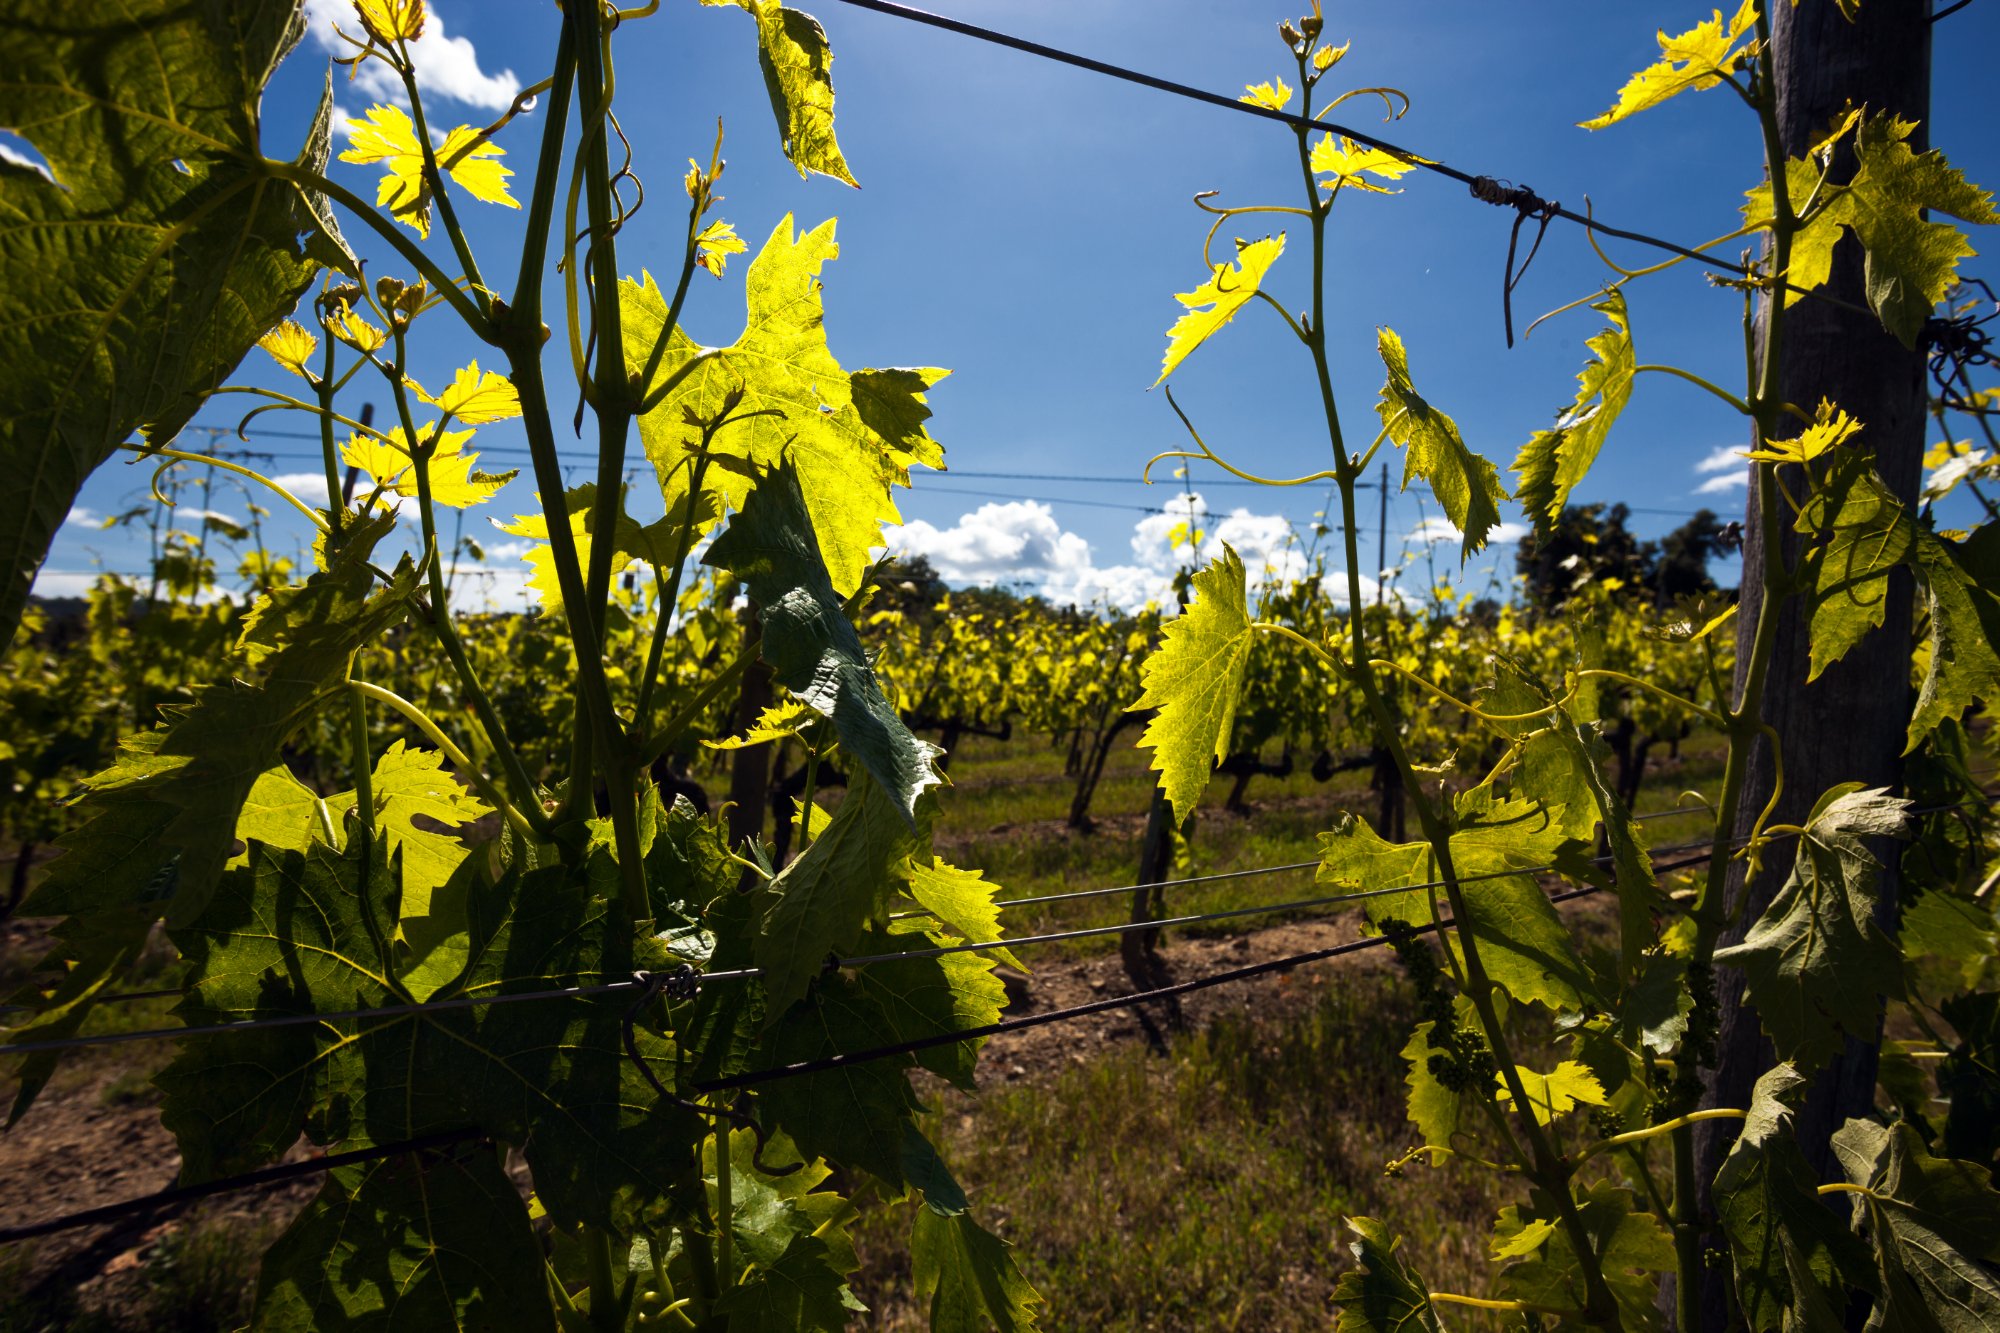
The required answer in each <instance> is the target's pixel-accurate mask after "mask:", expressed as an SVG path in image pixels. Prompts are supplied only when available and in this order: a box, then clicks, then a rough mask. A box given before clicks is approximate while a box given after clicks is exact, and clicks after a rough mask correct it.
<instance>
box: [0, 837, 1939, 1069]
mask: <svg viewBox="0 0 2000 1333" xmlns="http://www.w3.org/2000/svg"><path fill="white" fill-rule="evenodd" d="M1964 804H1965V803H1963V802H1959V803H1954V804H1952V805H1944V806H1936V807H1930V808H1926V809H1921V810H1909V811H1905V812H1904V814H1905V816H1906V817H1909V818H1915V817H1917V816H1920V815H1926V814H1936V813H1938V812H1940V811H1943V810H1951V809H1958V808H1960V807H1961V806H1962V805H1964ZM1797 836H1798V834H1797V833H1791V832H1788V833H1781V834H1778V835H1776V836H1775V837H1772V838H1770V839H1768V840H1767V841H1770V842H1780V841H1784V840H1787V839H1790V838H1795V837H1797ZM1747 842H1748V839H1747V838H1744V837H1738V838H1731V839H1728V840H1727V841H1726V842H1724V843H1721V844H1717V843H1714V842H1710V843H1705V844H1688V845H1686V846H1682V847H1662V848H1657V849H1653V850H1654V852H1657V853H1662V854H1664V853H1674V852H1682V851H1694V850H1696V849H1697V847H1702V848H1706V849H1707V851H1706V853H1705V855H1704V857H1703V858H1699V859H1706V857H1707V856H1710V855H1713V852H1714V850H1715V849H1716V848H1717V847H1718V846H1723V847H1728V848H1730V849H1732V850H1734V849H1735V848H1737V847H1739V846H1742V845H1745V844H1747ZM1649 854H1651V853H1649ZM1613 860H1615V858H1614V857H1610V856H1598V857H1591V858H1588V861H1587V863H1588V864H1592V865H1603V864H1608V863H1610V862H1611V861H1613ZM1571 864H1575V863H1571ZM1690 864H1698V861H1697V862H1691V863H1690ZM1680 868H1682V867H1680V866H1677V865H1676V866H1655V867H1654V869H1655V871H1660V870H1673V869H1680ZM1563 869H1564V867H1563V866H1559V865H1544V866H1522V867H1520V868H1518V869H1508V870H1496V871H1488V872H1483V873H1480V874H1477V875H1460V876H1458V877H1456V879H1455V880H1454V881H1451V882H1455V883H1458V884H1472V883H1479V882H1482V881H1486V880H1494V879H1507V878H1512V877H1515V876H1520V875H1539V874H1547V873H1549V872H1551V871H1561V870H1563ZM1229 873H1230V874H1232V875H1236V874H1240V873H1241V872H1235V871H1232V872H1229ZM1447 886H1448V882H1447V881H1445V880H1431V881H1428V882H1425V883H1421V884H1401V885H1396V886H1393V887H1390V888H1382V889H1363V890H1358V891H1355V892H1351V893H1347V894H1343V895H1340V896H1339V897H1337V898H1324V899H1322V898H1312V899H1302V900H1299V901H1298V902H1296V903H1273V904H1266V905H1263V906H1260V907H1254V908H1231V909H1228V910H1226V911H1221V912H1214V913H1207V914H1204V915H1201V916H1190V917H1181V918H1175V919H1172V920H1166V921H1126V922H1121V923H1119V924H1116V925H1111V926H1093V927H1087V928H1084V929H1082V930H1074V931H1054V932H1050V933H1048V934H1044V935H1026V936H1021V937H1018V938H1015V939H1004V938H1003V939H998V940H992V941H988V942H986V943H984V944H974V943H965V944H952V945H940V946H937V947H936V948H931V949H910V950H905V951H902V952H899V953H890V954H868V955H862V956H860V957H855V958H839V957H830V958H828V960H827V964H826V966H827V969H828V970H829V971H832V970H835V969H838V968H842V967H862V966H871V965H873V964H877V963H888V962H897V961H914V960H920V959H926V958H939V957H943V956H945V955H947V954H956V953H977V952H982V951H991V950H994V949H1011V948H1016V947H1025V946H1027V945H1030V944H1052V943H1056V942H1059V941H1062V940H1069V939H1081V938H1086V937H1089V936H1095V935H1111V934H1121V933H1125V932H1129V931H1135V930H1155V929H1159V928H1161V927H1163V926H1170V925H1192V924H1195V923H1197V922H1199V921H1203V920H1222V919H1226V918H1228V917H1235V916H1246V915H1252V914H1255V913H1267V912H1268V913H1275V912H1283V911H1287V910H1298V909H1300V908H1302V907H1319V906H1327V905H1330V904H1332V903H1335V902H1344V901H1359V900H1362V899H1367V898H1379V897H1386V896H1388V895H1391V894H1397V893H1410V892H1414V891H1417V890H1420V889H1435V888H1444V887H1447ZM1131 887H1132V886H1126V888H1125V890H1124V891H1126V892H1130V891H1131ZM763 975H764V969H762V968H757V967H746V968H736V969H732V970H730V971H726V972H706V973H700V974H699V975H698V976H697V978H696V980H697V981H698V982H700V983H702V984H706V983H708V982H711V981H751V980H756V979H758V978H761V977H762V976H763ZM646 984H647V983H645V982H642V981H638V980H633V979H629V978H628V979H621V980H618V981H605V982H598V983H595V984H592V985H583V986H564V987H558V988H554V989H550V990H542V991H515V992H510V993H507V994H503V995H461V996H455V997H453V998H451V999H448V1000H430V1001H426V1002H425V1003H422V1004H402V1005H384V1006H381V1007H378V1008H369V1009H345V1010H336V1011H332V1012H327V1013H310V1014H285V1015H282V1016H280V1017H277V1018H256V1019H250V1020H248V1021H245V1022H241V1023H211V1024H206V1025H203V1026H199V1027H179V1028H147V1029H144V1030H141V1031H137V1032H107V1033H103V1034H100V1035H97V1036H89V1037H64V1038H51V1039H49V1040H47V1041H39V1042H22V1043H19V1044H14V1045H0V1056H14V1055H33V1054H38V1053H44V1052H51V1051H64V1050H77V1049H82V1048H85V1047H91V1046H119V1045H124V1044H126V1043H128V1042H135V1041H172V1040H178V1039H181V1038H184V1037H196V1036H212V1035H215V1034H217V1033H223V1032H245V1031H251V1030H256V1029H262V1028H279V1027H295V1026H300V1025H304V1024H311V1023H331V1022H344V1021H349V1020H359V1019H369V1018H403V1017H408V1016H410V1015H413V1014H425V1013H442V1012H445V1011H447V1010H454V1009H472V1008H481V1007H485V1006H488V1005H496V1004H520V1003H526V1002H529V1001H537V1002H539V1001H544V1000H569V999H583V998H588V997H590V996H595V995H608V994H614V993H617V992H620V991H627V990H635V989H641V988H643V987H644V986H645V985H646Z"/></svg>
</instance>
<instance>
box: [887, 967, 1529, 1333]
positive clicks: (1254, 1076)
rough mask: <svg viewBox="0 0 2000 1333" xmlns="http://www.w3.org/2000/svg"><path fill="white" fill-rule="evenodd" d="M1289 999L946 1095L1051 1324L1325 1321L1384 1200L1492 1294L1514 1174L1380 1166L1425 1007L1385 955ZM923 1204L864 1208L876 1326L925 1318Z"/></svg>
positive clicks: (966, 1153) (971, 1185)
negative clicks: (1160, 1054)
mask: <svg viewBox="0 0 2000 1333" xmlns="http://www.w3.org/2000/svg"><path fill="white" fill-rule="evenodd" d="M1296 984H1298V985H1300V986H1301V987H1309V988H1311V989H1312V991H1313V992H1314V994H1312V996H1311V998H1310V999H1308V1000H1307V1001H1306V1002H1305V1003H1303V1004H1293V1005H1287V1006H1285V1007H1286V1008H1287V1009H1289V1010H1292V1011H1293V1012H1291V1013H1290V1014H1284V1015H1268V1014H1257V1013H1253V1012H1245V1011H1229V1012H1226V1013H1225V1014H1224V1015H1223V1016H1222V1017H1220V1018H1219V1019H1218V1020H1217V1021H1215V1022H1214V1023H1213V1024H1212V1025H1210V1026H1209V1027H1208V1028H1207V1029H1206V1030H1204V1031H1201V1032H1197V1033H1193V1034H1190V1035H1188V1036H1186V1037H1184V1038H1182V1039H1180V1040H1179V1041H1177V1042H1176V1043H1175V1044H1174V1047H1173V1049H1172V1051H1171V1053H1170V1055H1169V1056H1168V1058H1166V1059H1158V1058H1155V1057H1153V1056H1150V1055H1148V1054H1147V1053H1146V1052H1145V1050H1144V1049H1143V1048H1141V1047H1139V1046H1137V1045H1136V1044H1135V1045H1132V1046H1128V1047H1122V1048H1120V1049H1119V1050H1117V1051H1116V1052H1114V1053H1113V1054H1111V1055H1108V1056H1106V1057H1105V1058H1102V1059H1100V1060H1098V1061H1096V1062H1095V1063H1093V1064H1090V1065H1084V1066H1078V1067H1076V1068H1073V1069H1071V1070H1070V1071H1068V1072H1066V1073H1064V1074H1062V1075H1061V1076H1060V1077H1058V1078H1057V1079H1056V1080H1055V1081H1054V1083H1053V1084H1052V1085H1049V1086H1032V1085H1023V1086H1019V1087H1014V1088H1009V1089H1005V1090H1001V1091H996V1092H990V1093H988V1094H986V1095H984V1096H983V1097H981V1098H978V1099H973V1098H967V1097H964V1096H961V1095H958V1094H952V1095H950V1096H948V1097H947V1098H945V1099H944V1101H943V1103H942V1106H941V1109H940V1113H939V1116H938V1122H937V1124H936V1125H934V1126H933V1129H934V1131H935V1132H936V1133H937V1134H938V1135H939V1136H940V1137H941V1139H942V1143H941V1146H942V1147H944V1149H945V1150H946V1154H947V1156H948V1158H949V1159H950V1160H951V1161H952V1163H953V1166H954V1169H955V1171H956V1172H957V1174H958V1176H959V1178H960V1180H961V1181H962V1182H963V1183H964V1184H965V1185H966V1186H967V1188H968V1189H969V1190H971V1192H972V1195H973V1199H974V1209H975V1212H976V1214H977V1216H978V1217H979V1218H980V1220H981V1222H982V1224H983V1225H985V1226H987V1227H989V1228H991V1229H995V1230H997V1231H999V1232H1000V1234H1002V1235H1003V1236H1006V1237H1008V1238H1009V1239H1010V1240H1012V1241H1013V1242H1014V1243H1015V1244H1016V1245H1017V1246H1019V1247H1020V1249H1019V1254H1018V1258H1019V1260H1020V1262H1021V1264H1022V1266H1023V1268H1024V1269H1025V1270H1026V1272H1027V1274H1028V1276H1029V1278H1030V1280H1031V1281H1033V1282H1034V1283H1035V1284H1036V1286H1037V1287H1038V1288H1039V1289H1040V1290H1041V1292H1042V1294H1043V1295H1044V1297H1045V1298H1046V1299H1047V1301H1048V1303H1049V1318H1048V1320H1047V1322H1048V1325H1049V1327H1051V1328H1088V1329H1094V1330H1104V1331H1105V1333H1140V1331H1141V1330H1161V1329H1204V1330H1210V1329H1213V1330H1238V1329H1242V1330H1248V1329H1257V1330H1271V1331H1272V1333H1286V1331H1288V1330H1294V1329H1299V1330H1303V1329H1323V1328H1326V1327H1327V1326H1328V1323H1329V1320H1328V1312H1327V1311H1328V1306H1327V1302H1328V1300H1329V1298H1330V1297H1331V1295H1332V1292H1333V1285H1334V1283H1335V1281H1336V1280H1337V1278H1338V1275H1339V1273H1340V1272H1341V1271H1343V1270H1344V1269H1345V1268H1347V1267H1348V1266H1350V1262H1351V1261H1350V1260H1349V1258H1348V1254H1347V1250H1346V1243H1347V1239H1348V1237H1347V1234H1346V1230H1345V1225H1344V1219H1345V1218H1347V1217H1350V1216H1356V1215H1363V1216H1379V1217H1383V1218H1385V1219H1387V1220H1390V1221H1391V1222H1392V1224H1393V1225H1394V1226H1396V1227H1397V1228H1398V1229H1399V1230H1401V1231H1403V1233H1404V1234H1405V1236H1406V1237H1407V1239H1406V1241H1405V1253H1406V1254H1407V1255H1408V1256H1409V1257H1410V1258H1411V1260H1412V1261H1413V1262H1414V1263H1415V1264H1416V1265H1417V1266H1418V1267H1419V1269H1420V1270H1421V1271H1423V1272H1424V1273H1425V1275H1426V1277H1427V1278H1428V1279H1429V1280H1430V1282H1431V1283H1432V1285H1433V1286H1435V1287H1444V1288H1450V1289H1454V1290H1460V1291H1464V1290H1481V1289H1483V1287H1484V1284H1485V1282H1486V1280H1487V1279H1486V1276H1485V1275H1486V1273H1487V1271H1488V1265H1487V1264H1486V1262H1485V1259H1484V1256H1483V1252H1482V1246H1483V1244H1484V1238H1485V1236H1486V1234H1487V1231H1488V1229H1489V1228H1490V1226H1491V1223H1492V1220H1493V1217H1494V1214H1495V1212H1496V1210H1497V1209H1498V1208H1499V1207H1500V1205H1501V1203H1502V1202H1503V1201H1504V1200H1505V1198H1506V1196H1507V1193H1508V1191H1507V1186H1506V1182H1504V1181H1499V1180H1497V1179H1496V1178H1494V1177H1493V1176H1491V1175H1490V1174H1487V1173H1484V1172H1481V1171H1478V1170H1476V1169H1470V1168H1464V1167H1446V1168H1442V1169H1439V1170H1435V1171H1433V1170H1432V1169H1431V1168H1428V1167H1422V1166H1418V1167H1412V1168H1409V1169H1408V1172H1407V1174H1406V1175H1403V1176H1398V1177H1389V1176H1385V1175H1384V1173H1383V1166H1384V1164H1385V1163H1386V1162H1388V1161H1389V1160H1391V1159H1392V1158H1395V1157H1397V1156H1400V1155H1401V1154H1402V1153H1403V1152H1404V1151H1405V1150H1406V1149H1408V1148H1409V1147H1410V1146H1412V1144H1413V1142H1414V1139H1413V1138H1412V1135H1413V1133H1414V1131H1413V1130H1412V1129H1411V1128H1410V1126H1409V1125H1408V1124H1407V1123H1406V1122H1405V1120H1404V1117H1403V1095H1404V1086H1403V1061H1402V1060H1401V1058H1400V1057H1399V1055H1398V1052H1399V1051H1400V1050H1401V1048H1402V1045H1403V1043H1404V1041H1405V1039H1406V1038H1407V1035H1408V1032H1409V1028H1410V1025H1411V1023H1412V1021H1413V1017H1414V1016H1413V1013H1412V1011H1411V1008H1410V1001H1409V998H1408V994H1407V991H1408V988H1407V987H1406V986H1405V985H1404V984H1403V982H1402V981H1401V979H1400V978H1399V976H1398V975H1397V974H1396V973H1394V972H1393V971H1391V970H1388V969H1384V968H1347V969H1342V970H1340V971H1338V972H1331V971H1329V972H1324V973H1321V974H1319V976H1318V977H1317V978H1312V979H1308V978H1307V977H1305V976H1301V978H1300V979H1299V981H1298V982H1297V983H1296ZM907 1225H908V1213H907V1211H906V1210H902V1209H877V1210H871V1211H870V1212H869V1213H867V1214H865V1215H864V1219H863V1221H862V1222H861V1223H860V1224H859V1234H858V1237H857V1239H858V1241H859V1244H860V1248H861V1252H862V1255H863V1259H864V1268H863V1271H862V1273H861V1274H860V1275H859V1278H858V1281H857V1287H858V1290H859V1291H860V1294H861V1296H862V1299H863V1300H865V1301H868V1302H869V1304H871V1305H873V1306H875V1307H877V1316H875V1317H871V1321H870V1326H871V1327H881V1328H886V1329H916V1328H921V1327H923V1326H924V1322H923V1320H922V1318H921V1317H920V1313H919V1312H918V1311H915V1310H912V1309H910V1308H908V1307H907V1304H906V1301H907V1291H908V1274H907V1262H908V1261H907V1257H906V1255H905V1254H904V1253H903V1250H902V1247H903V1244H904V1241H905V1236H906V1228H907Z"/></svg>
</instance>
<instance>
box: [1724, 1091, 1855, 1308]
mask: <svg viewBox="0 0 2000 1333" xmlns="http://www.w3.org/2000/svg"><path fill="white" fill-rule="evenodd" d="M1806 1088H1807V1080H1806V1078H1805V1076H1804V1075H1803V1074H1801V1073H1799V1071H1798V1070H1797V1069H1796V1068H1794V1067H1793V1066H1791V1065H1789V1064H1781V1065H1777V1066H1774V1067H1773V1068H1772V1069H1771V1070H1770V1072H1768V1073H1766V1074H1765V1075H1764V1076H1763V1077H1762V1078H1760V1079H1758V1080H1757V1088H1756V1091H1755V1093H1754V1094H1753V1095H1752V1097H1751V1102H1750V1114H1749V1116H1748V1118H1746V1119H1745V1120H1744V1122H1743V1132H1742V1134H1741V1135H1740V1136H1738V1138H1737V1140H1736V1145H1735V1147H1733V1148H1731V1149H1730V1150H1729V1157H1728V1159H1727V1160H1726V1161H1724V1162H1723V1164H1722V1170H1721V1171H1720V1172H1718V1173H1717V1174H1716V1178H1715V1191H1716V1198H1717V1199H1718V1200H1719V1203H1718V1208H1719V1210H1720V1212H1721V1215H1722V1226H1723V1230H1724V1232H1725V1233H1726V1234H1727V1235H1728V1237H1729V1248H1730V1253H1731V1256H1732V1257H1733V1259H1734V1261H1735V1278H1736V1300H1737V1305H1738V1308H1740V1309H1741V1310H1742V1312H1743V1319H1744V1322H1745V1323H1746V1324H1747V1325H1748V1327H1749V1329H1750V1330H1751V1333H1767V1330H1772V1329H1782V1330H1793V1329H1797V1330H1801V1333H1837V1331H1838V1330H1840V1329H1843V1328H1845V1327H1846V1326H1847V1325H1846V1318H1845V1311H1844V1306H1845V1304H1846V1301H1845V1294H1844V1289H1845V1288H1846V1287H1848V1286H1850V1285H1856V1284H1859V1285H1872V1282H1870V1280H1869V1279H1870V1277H1871V1275H1870V1274H1869V1273H1868V1256H1867V1251H1866V1248H1865V1246H1864V1245H1863V1244H1862V1243H1861V1241H1860V1240H1858V1239H1857V1238H1856V1237H1855V1236H1854V1235H1853V1234H1852V1233H1850V1232H1849V1231H1848V1230H1847V1228H1845V1227H1843V1226H1842V1225H1841V1224H1840V1222H1839V1220H1838V1219H1837V1218H1836V1217H1835V1216H1834V1215H1833V1214H1832V1213H1831V1212H1829V1211H1828V1210H1827V1207H1826V1205H1825V1203H1824V1202H1823V1201H1822V1200H1821V1199H1820V1198H1819V1196H1818V1193H1817V1186H1818V1184H1819V1181H1818V1179H1817V1178H1816V1177H1815V1176H1814V1175H1813V1171H1812V1168H1811V1167H1810V1166H1809V1165H1808V1164H1807V1163H1806V1159H1805V1154H1804V1153H1802V1152H1801V1151H1800V1150H1799V1145H1798V1142H1797V1140H1796V1139H1795V1138H1794V1123H1793V1116H1794V1113H1795V1112H1796V1111H1797V1109H1798V1107H1799V1106H1800V1104H1801V1103H1803V1102H1804V1100H1805V1095H1806Z"/></svg>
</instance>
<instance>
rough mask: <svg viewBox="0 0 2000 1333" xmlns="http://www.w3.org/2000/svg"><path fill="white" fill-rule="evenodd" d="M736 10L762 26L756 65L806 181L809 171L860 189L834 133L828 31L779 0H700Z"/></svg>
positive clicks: (788, 147) (790, 152)
mask: <svg viewBox="0 0 2000 1333" xmlns="http://www.w3.org/2000/svg"><path fill="white" fill-rule="evenodd" d="M701 2H702V3H703V4H704V5H720V6H728V5H735V6H737V7H738V8H740V9H743V10H745V11H747V12H748V13H749V14H750V16H751V17H752V18H754V19H755V20H756V21H757V63H758V64H759V65H761V66H763V69H764V89H765V91H766V92H768V93H769V94H770V95H771V111H772V113H773V114H774V115H776V116H777V118H778V137H779V140H780V141H781V142H782V143H783V145H784V149H785V156H786V157H788V158H790V159H791V162H792V165H793V166H795V167H797V168H798V171H799V175H800V176H801V177H803V176H804V175H805V174H806V173H807V172H809V171H817V172H819V173H820V174H821V175H825V176H831V177H833V178H834V179H835V180H837V181H845V182H846V183H847V184H849V185H855V184H858V182H857V181H856V180H855V179H854V175H853V173H852V172H850V171H849V170H848V167H847V159H846V158H844V157H842V156H841V154H840V143H839V141H838V140H837V139H835V138H834V133H833V50H832V48H831V47H829V46H828V45H827V41H826V29H825V28H822V27H821V26H820V23H819V20H818V19H816V18H814V17H813V16H812V15H810V14H807V13H805V12H803V11H801V10H797V9H787V8H786V7H785V6H783V5H781V4H779V3H778V0H701Z"/></svg>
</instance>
